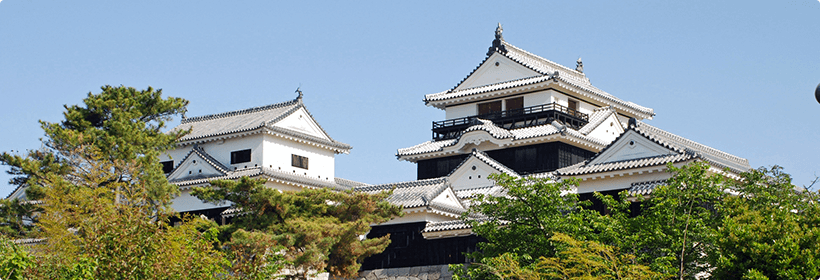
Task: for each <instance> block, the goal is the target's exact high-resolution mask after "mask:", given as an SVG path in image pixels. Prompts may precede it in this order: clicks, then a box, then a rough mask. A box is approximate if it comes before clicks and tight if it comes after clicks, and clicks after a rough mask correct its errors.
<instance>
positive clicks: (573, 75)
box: [424, 41, 655, 118]
mask: <svg viewBox="0 0 820 280" xmlns="http://www.w3.org/2000/svg"><path fill="white" fill-rule="evenodd" d="M501 44H502V45H503V46H504V47H503V48H497V49H496V52H495V53H498V54H500V55H504V56H506V57H507V58H509V59H511V60H513V61H516V62H518V63H520V64H521V65H523V66H525V67H527V68H529V69H532V70H533V71H535V72H538V73H539V74H541V75H540V76H534V77H528V78H522V79H517V80H512V81H505V82H501V83H496V84H490V85H482V86H478V87H473V88H467V89H461V90H456V88H458V86H460V85H461V83H463V82H464V80H466V78H465V79H464V80H462V81H461V82H460V83H459V84H458V85H456V86H455V87H454V88H453V89H450V90H448V91H444V92H439V93H434V94H428V95H425V96H424V101H425V103H427V104H429V103H430V102H436V101H444V100H448V99H451V98H458V97H463V96H470V95H476V94H481V93H486V92H490V91H495V90H502V89H507V88H513V87H518V86H522V85H530V84H537V83H541V82H546V81H549V80H554V81H556V82H563V83H566V84H568V85H570V86H572V87H575V88H577V89H578V90H579V91H582V92H585V93H588V94H590V95H591V97H593V98H594V99H597V100H599V101H601V102H606V103H610V104H612V105H619V106H621V107H624V108H625V109H630V110H633V111H636V112H638V113H641V114H644V115H647V116H649V117H650V118H651V116H654V115H655V113H654V111H653V110H652V109H650V108H647V107H643V106H640V105H638V104H635V103H633V102H627V101H623V100H621V99H618V98H617V97H615V96H613V95H611V94H609V93H607V92H605V91H603V90H601V89H599V88H597V87H595V86H593V85H592V84H591V83H590V81H589V78H587V77H586V75H584V73H581V72H578V71H576V70H574V69H570V68H567V67H565V66H563V65H560V64H558V63H555V62H552V61H550V60H548V59H545V58H543V57H540V56H537V55H535V54H532V53H530V52H527V51H525V50H523V49H520V48H518V47H516V46H513V45H512V44H510V43H508V42H506V41H501ZM502 50H503V51H502ZM491 54H492V53H490V55H491ZM486 61H487V59H486V58H485V59H484V61H482V64H483V63H486ZM479 67H480V65H479ZM476 69H478V67H477V68H476ZM473 73H475V70H473V72H472V73H470V75H472V74H473ZM468 77H469V75H468Z"/></svg>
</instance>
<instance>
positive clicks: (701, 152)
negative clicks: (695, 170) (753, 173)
mask: <svg viewBox="0 0 820 280" xmlns="http://www.w3.org/2000/svg"><path fill="white" fill-rule="evenodd" d="M630 128H631V129H634V130H635V131H636V132H638V133H640V134H641V135H643V136H645V137H647V138H649V139H650V140H652V141H655V142H656V143H659V144H661V145H663V146H665V147H667V148H670V149H673V150H675V151H677V152H679V153H692V154H695V155H696V156H698V157H700V158H702V159H704V160H706V161H707V162H709V163H711V164H714V165H717V166H718V167H725V168H729V169H730V170H732V171H734V172H738V173H739V172H746V171H749V170H750V169H751V166H750V165H749V160H747V159H745V158H741V157H738V156H735V155H732V154H729V153H727V152H724V151H721V150H718V149H715V148H712V147H709V146H706V145H703V144H700V143H698V142H695V141H692V140H689V139H686V138H683V137H681V136H678V135H675V134H672V133H670V132H667V131H665V130H661V129H659V128H657V127H654V126H651V125H648V124H646V123H644V122H642V121H635V122H634V124H632V125H630Z"/></svg>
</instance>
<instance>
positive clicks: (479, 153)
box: [447, 149, 521, 177]
mask: <svg viewBox="0 0 820 280" xmlns="http://www.w3.org/2000/svg"><path fill="white" fill-rule="evenodd" d="M471 157H475V158H477V159H478V160H480V161H482V162H484V163H486V164H487V165H489V166H492V167H493V168H495V169H496V170H498V171H501V172H502V173H504V174H508V175H510V176H513V177H521V175H518V173H516V172H515V170H512V169H510V168H509V167H507V166H504V165H503V164H501V163H500V162H498V161H496V160H495V159H493V158H491V157H490V156H488V155H487V154H486V153H484V152H482V151H479V150H478V149H473V151H472V152H470V155H469V156H467V158H465V159H464V160H462V161H461V163H459V164H458V166H456V168H453V171H450V174H447V177H450V175H453V172H456V170H458V169H459V168H460V167H461V166H462V165H464V163H465V162H467V161H468V160H469V159H470V158H471Z"/></svg>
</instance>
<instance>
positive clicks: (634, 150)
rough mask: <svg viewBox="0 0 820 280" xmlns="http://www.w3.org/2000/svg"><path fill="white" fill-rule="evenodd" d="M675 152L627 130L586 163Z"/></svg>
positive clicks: (673, 153)
mask: <svg viewBox="0 0 820 280" xmlns="http://www.w3.org/2000/svg"><path fill="white" fill-rule="evenodd" d="M675 154H678V153H677V152H675V151H673V150H670V149H668V148H666V147H664V146H661V145H660V144H658V143H655V142H654V141H652V140H649V139H647V138H646V137H644V136H643V135H640V134H639V133H637V132H635V131H634V130H629V131H627V132H626V133H624V135H623V136H621V137H620V138H618V140H616V141H615V142H614V143H612V144H611V146H610V147H609V148H607V149H606V150H605V151H603V153H601V154H600V155H598V156H597V157H595V159H593V160H592V161H591V162H590V163H588V164H587V165H592V164H600V163H607V162H616V161H623V160H631V159H639V158H648V157H656V156H662V155H675Z"/></svg>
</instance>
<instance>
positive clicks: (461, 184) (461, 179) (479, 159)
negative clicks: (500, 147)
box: [447, 150, 519, 190]
mask: <svg viewBox="0 0 820 280" xmlns="http://www.w3.org/2000/svg"><path fill="white" fill-rule="evenodd" d="M493 173H505V174H508V175H511V176H514V177H519V175H518V174H517V173H515V171H513V170H512V169H509V168H507V167H506V166H504V165H503V164H501V163H499V162H497V161H495V160H494V159H492V158H490V157H489V156H487V155H486V154H484V153H482V152H479V151H477V150H474V151H473V152H472V153H471V154H470V156H468V157H467V158H466V159H464V161H462V162H461V164H459V165H458V166H457V167H456V168H455V169H454V170H453V171H452V172H450V175H448V176H447V177H448V178H449V180H450V184H451V186H452V187H453V189H454V190H463V189H471V188H476V187H486V186H492V185H493V184H494V182H493V181H492V180H490V179H488V178H487V177H488V176H489V175H490V174H493Z"/></svg>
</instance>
